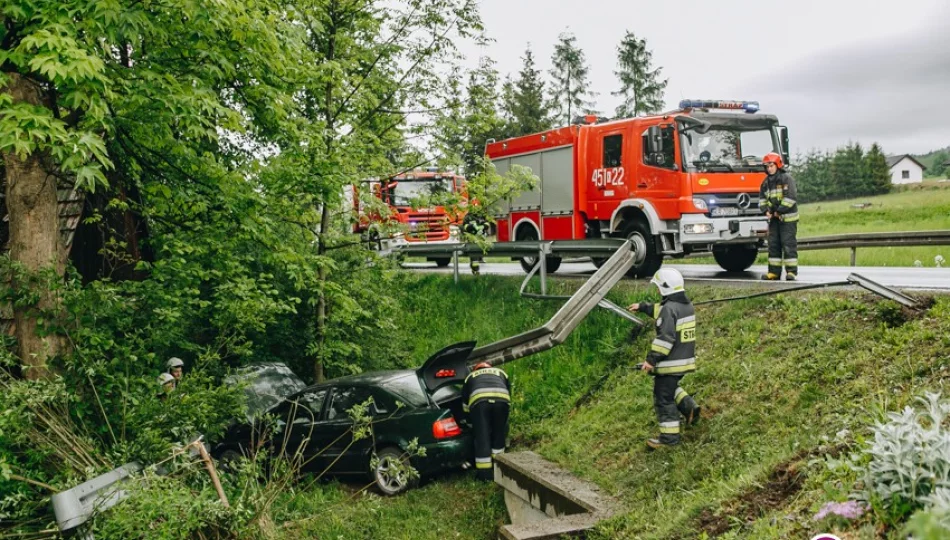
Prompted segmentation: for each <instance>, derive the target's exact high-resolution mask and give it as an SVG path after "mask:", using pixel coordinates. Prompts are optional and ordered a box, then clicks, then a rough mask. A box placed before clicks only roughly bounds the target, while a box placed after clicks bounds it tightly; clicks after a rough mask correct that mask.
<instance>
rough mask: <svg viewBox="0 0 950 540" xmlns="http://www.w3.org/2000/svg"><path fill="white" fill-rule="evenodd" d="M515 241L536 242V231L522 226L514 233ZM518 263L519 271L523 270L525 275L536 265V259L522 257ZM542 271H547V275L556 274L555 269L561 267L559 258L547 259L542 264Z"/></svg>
mask: <svg viewBox="0 0 950 540" xmlns="http://www.w3.org/2000/svg"><path fill="white" fill-rule="evenodd" d="M515 240H518V241H524V242H532V241H537V240H538V231H536V230H534V228H533V227H529V226H525V225H522V226H521V228H520V229H518V232H517V233H515ZM518 262H520V263H521V269H522V270H524V272H525V274H527V273H528V272H530V271H531V269H532V268H534V265H535V264H537V263H538V258H537V257H522V258H520V259H518ZM544 267H545V268H544V269H545V270H547V272H548V273H549V274H553V273H554V272H557V269H558V268H560V267H561V258H560V257H547V258H546V260H545V262H544Z"/></svg>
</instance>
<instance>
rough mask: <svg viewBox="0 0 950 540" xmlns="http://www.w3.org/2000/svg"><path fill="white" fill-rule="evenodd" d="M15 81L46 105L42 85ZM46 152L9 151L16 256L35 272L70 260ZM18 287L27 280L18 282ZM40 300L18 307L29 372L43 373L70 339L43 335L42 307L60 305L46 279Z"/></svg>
mask: <svg viewBox="0 0 950 540" xmlns="http://www.w3.org/2000/svg"><path fill="white" fill-rule="evenodd" d="M7 76H8V77H10V84H9V86H7V88H6V91H7V92H9V93H10V94H11V95H12V96H13V102H14V103H29V104H31V105H38V106H43V105H46V104H45V103H43V96H42V89H40V88H39V87H38V86H37V85H36V84H35V83H33V82H31V81H29V80H27V79H25V78H23V77H21V76H20V75H18V74H16V73H7ZM45 157H46V156H45V154H44V153H43V152H39V151H36V152H33V153H32V154H31V155H30V156H29V157H27V158H26V159H20V158H19V157H18V156H17V155H16V153H15V152H4V153H3V162H4V166H5V168H6V196H7V211H8V212H9V216H10V258H11V259H12V260H13V261H15V262H18V263H20V264H21V265H22V266H23V269H24V270H26V271H27V272H28V273H29V274H33V275H35V274H36V273H37V272H41V271H44V270H48V269H50V268H52V269H54V270H55V272H56V275H58V276H62V275H63V272H64V270H65V260H64V257H63V253H62V246H61V240H60V234H59V206H58V204H57V201H56V178H55V177H54V176H53V175H51V174H49V173H48V172H47V170H46V166H45V163H44V158H45ZM12 285H13V288H14V290H15V289H16V288H17V287H20V286H24V284H22V283H17V282H16V281H14V282H13V284H12ZM40 287H41V288H42V290H41V291H40V297H39V302H38V303H37V304H36V305H34V306H19V307H16V308H15V310H14V321H15V323H16V339H17V345H18V347H19V355H20V361H21V362H22V363H23V366H24V375H25V376H26V377H27V378H28V379H42V378H47V377H49V375H50V372H49V369H48V368H47V361H48V359H50V358H52V357H54V356H57V355H59V354H61V353H62V352H63V351H64V349H65V341H64V340H63V339H62V337H61V336H58V335H43V332H41V331H39V330H40V329H38V328H37V319H38V316H39V314H40V313H42V312H47V311H50V310H55V309H57V308H58V307H59V303H60V298H59V296H58V294H57V293H55V292H53V291H50V290H48V289H47V288H46V287H43V285H42V282H41V283H40Z"/></svg>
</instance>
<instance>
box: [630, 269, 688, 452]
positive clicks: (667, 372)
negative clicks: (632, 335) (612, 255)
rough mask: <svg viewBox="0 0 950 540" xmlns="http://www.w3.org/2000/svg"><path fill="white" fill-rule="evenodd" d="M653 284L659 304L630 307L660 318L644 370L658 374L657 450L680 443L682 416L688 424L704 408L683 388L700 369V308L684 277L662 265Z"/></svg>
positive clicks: (655, 384)
mask: <svg viewBox="0 0 950 540" xmlns="http://www.w3.org/2000/svg"><path fill="white" fill-rule="evenodd" d="M650 283H652V284H654V285H656V286H657V288H658V289H659V290H660V295H661V296H662V297H663V300H662V302H660V303H659V304H652V303H648V302H639V303H635V304H631V305H630V306H629V307H627V309H628V310H630V311H638V312H640V313H644V314H646V315H649V316H651V317H653V318H654V319H656V338H655V339H654V340H653V344H652V346H651V347H650V352H649V353H647V357H646V361H645V362H643V366H642V368H641V369H642V370H644V371H647V372H649V373H650V374H651V375H653V376H654V379H653V406H654V408H655V409H656V416H657V419H658V420H659V423H660V436H659V437H658V438H654V439H648V440H647V446H648V447H650V448H651V449H653V450H656V449H659V448H663V447H667V446H673V445H676V444H679V442H680V415H683V417H684V418H685V419H686V423H687V424H694V423H696V422H697V421H698V420H699V413H700V407H699V405H697V404H696V401H695V400H694V399H693V398H692V397H691V396H690V395H689V394H687V393H686V391H685V390H683V389H682V388H681V387H680V379H682V378H683V375H685V374H687V373H689V372H692V371H696V311H695V309H694V308H693V303H692V302H690V300H689V298H687V297H686V290H685V288H684V286H683V276H682V275H681V274H680V273H679V272H678V271H676V270H674V269H672V268H662V269H660V271H659V272H657V273H656V274H655V275H654V276H653V279H651V280H650Z"/></svg>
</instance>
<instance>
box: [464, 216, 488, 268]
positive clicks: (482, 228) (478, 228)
mask: <svg viewBox="0 0 950 540" xmlns="http://www.w3.org/2000/svg"><path fill="white" fill-rule="evenodd" d="M488 230H489V227H488V222H487V221H486V220H485V218H483V217H481V216H477V215H475V214H466V215H465V218H464V219H463V220H462V232H463V233H465V235H469V236H478V237H482V238H484V237H487V236H488ZM464 241H466V242H471V241H472V239H471V238H466V239H464ZM482 258H483V256H482V255H481V254H473V255H470V256H469V266H470V268H471V269H472V275H473V276H477V275H479V274H480V273H481V266H482Z"/></svg>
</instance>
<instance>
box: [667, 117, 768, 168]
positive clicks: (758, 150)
mask: <svg viewBox="0 0 950 540" xmlns="http://www.w3.org/2000/svg"><path fill="white" fill-rule="evenodd" d="M681 141H682V144H681V146H682V148H683V163H685V164H686V167H688V168H691V169H695V170H701V171H709V172H735V171H739V170H742V171H748V170H756V171H758V170H761V168H762V157H763V156H765V154H767V153H769V152H778V151H779V150H778V147H777V144H776V138H775V137H774V136H773V133H772V130H771V129H768V128H763V129H737V128H735V127H725V126H715V125H713V126H711V127H710V128H709V129H708V130H706V131H705V132H704V133H700V132H699V131H693V130H683V131H682V132H681Z"/></svg>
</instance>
